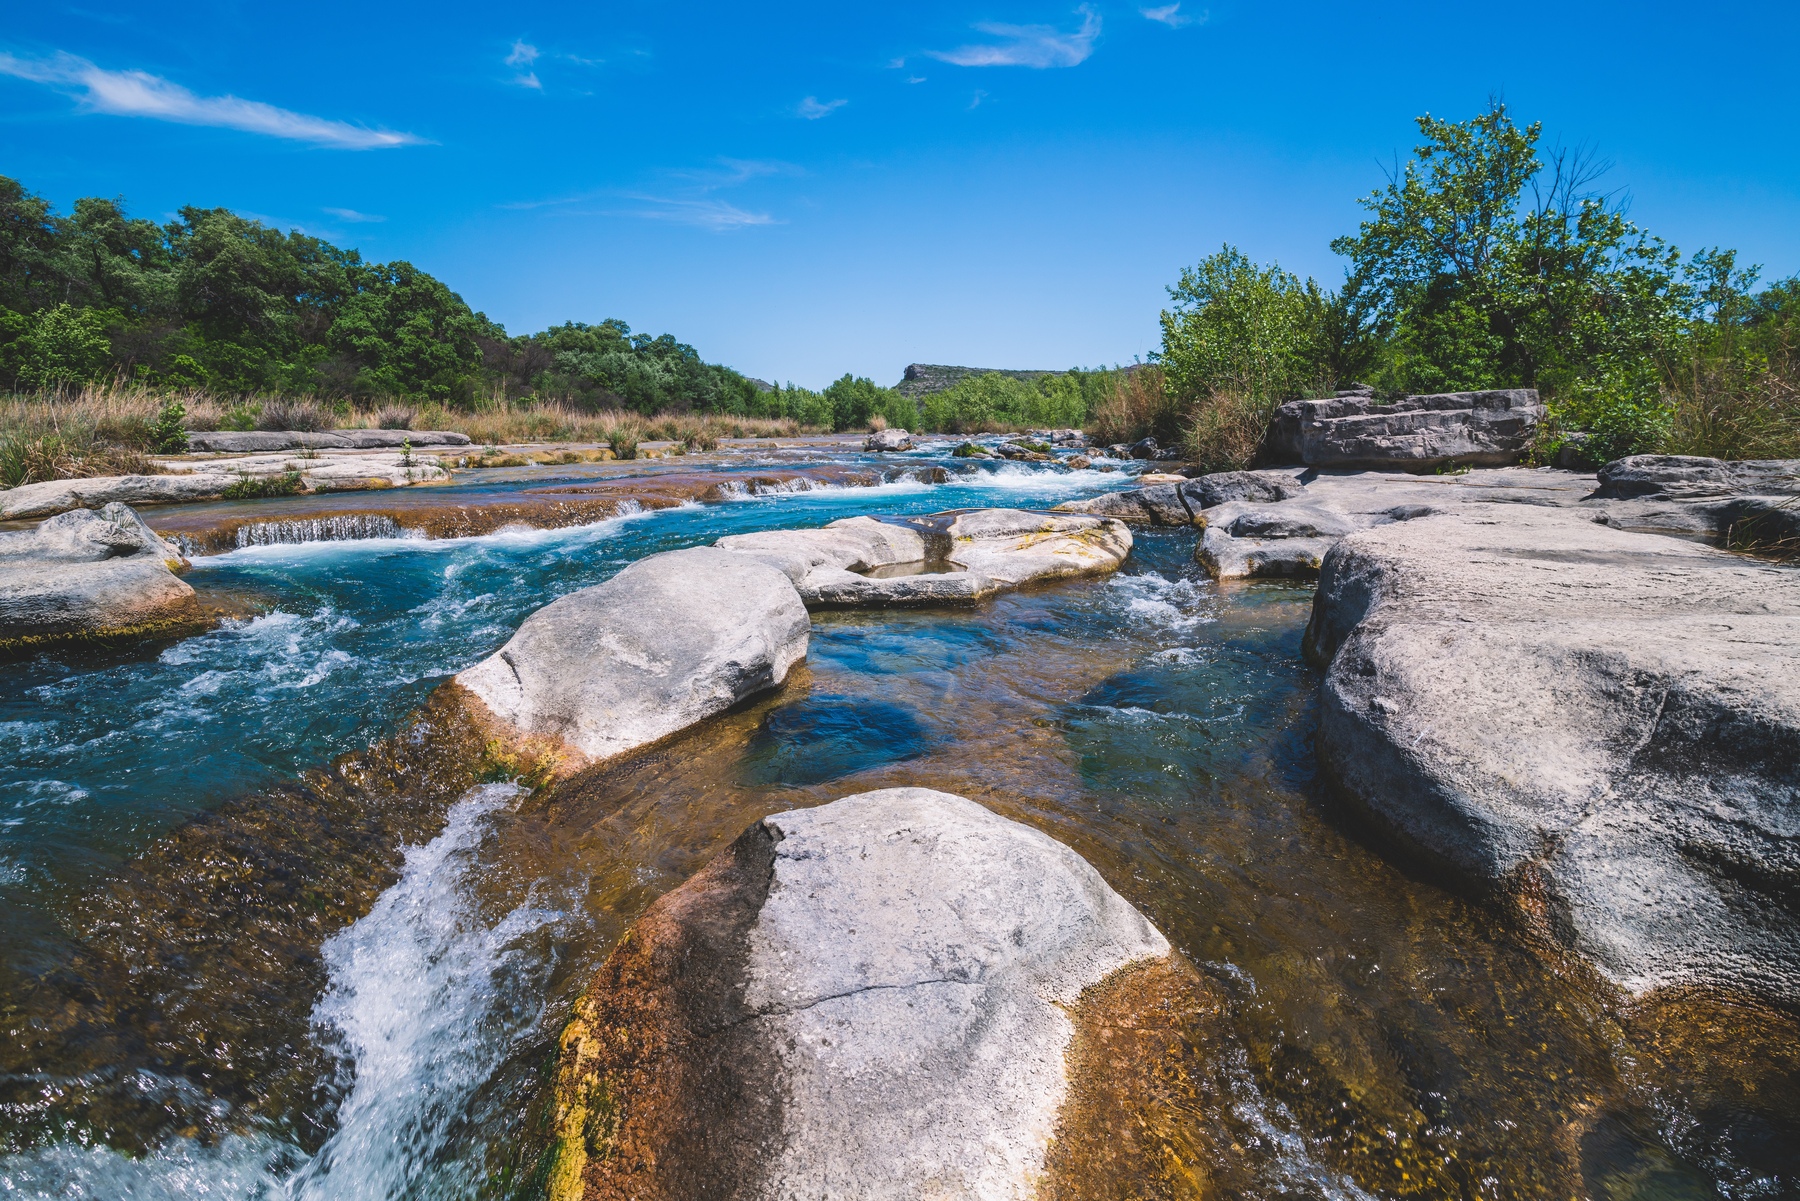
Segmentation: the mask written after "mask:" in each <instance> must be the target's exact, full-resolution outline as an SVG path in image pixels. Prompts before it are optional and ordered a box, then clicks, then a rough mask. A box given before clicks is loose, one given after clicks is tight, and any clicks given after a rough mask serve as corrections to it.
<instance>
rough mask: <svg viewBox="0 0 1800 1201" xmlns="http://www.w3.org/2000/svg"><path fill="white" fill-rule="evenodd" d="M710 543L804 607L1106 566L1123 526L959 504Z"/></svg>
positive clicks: (979, 593)
mask: <svg viewBox="0 0 1800 1201" xmlns="http://www.w3.org/2000/svg"><path fill="white" fill-rule="evenodd" d="M714 545H716V546H717V547H719V548H720V549H721V550H728V551H732V552H734V553H737V554H743V555H748V556H753V557H755V558H756V559H758V560H760V561H762V562H765V563H768V564H769V565H770V566H773V567H776V568H778V569H779V570H781V571H782V572H783V573H785V574H786V575H787V577H788V578H789V579H790V580H792V581H793V582H794V586H795V587H796V588H798V589H799V591H800V595H801V597H802V599H803V600H804V601H805V602H806V604H807V605H808V606H809V607H812V608H828V607H845V606H848V607H858V606H881V605H933V604H955V603H966V602H971V601H976V600H980V599H982V598H983V597H987V596H992V595H994V594H995V593H997V592H1003V591H1006V590H1008V589H1012V588H1017V587H1019V586H1021V585H1023V584H1027V583H1030V582H1033V581H1036V580H1048V579H1060V578H1064V577H1068V576H1077V575H1091V574H1097V573H1100V572H1107V571H1112V570H1114V569H1115V568H1117V567H1118V566H1119V564H1121V563H1123V562H1124V561H1125V556H1126V555H1128V554H1130V553H1131V531H1130V530H1129V529H1127V528H1126V527H1125V525H1124V524H1123V523H1122V522H1119V521H1116V520H1113V519H1110V518H1103V517H1092V516H1087V515H1075V514H1069V515H1063V514H1050V513H1033V512H1027V511H1025V510H1022V509H967V510H959V511H956V512H951V513H939V514H934V515H932V516H929V517H907V518H898V517H897V518H889V519H886V520H877V519H875V518H872V517H852V518H847V519H845V520H842V521H834V522H832V523H831V524H830V525H828V526H826V527H825V528H823V529H818V530H771V531H768V532H766V533H760V534H733V535H731V536H729V537H726V538H721V539H719V541H718V542H717V543H715V544H714Z"/></svg>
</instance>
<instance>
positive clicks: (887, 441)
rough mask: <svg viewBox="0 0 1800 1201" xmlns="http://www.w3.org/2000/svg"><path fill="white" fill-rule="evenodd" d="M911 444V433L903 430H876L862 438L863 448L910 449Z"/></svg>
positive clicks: (881, 449) (883, 449)
mask: <svg viewBox="0 0 1800 1201" xmlns="http://www.w3.org/2000/svg"><path fill="white" fill-rule="evenodd" d="M912 446H913V443H912V435H911V434H909V433H907V432H906V431H905V430H876V431H875V432H874V433H872V434H870V435H869V436H868V437H867V438H864V439H863V449H864V450H874V451H897V450H911V449H912Z"/></svg>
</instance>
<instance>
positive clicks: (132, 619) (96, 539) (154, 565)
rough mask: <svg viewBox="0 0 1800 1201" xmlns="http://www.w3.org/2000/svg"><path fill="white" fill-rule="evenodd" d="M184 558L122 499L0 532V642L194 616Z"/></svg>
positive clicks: (127, 629)
mask: <svg viewBox="0 0 1800 1201" xmlns="http://www.w3.org/2000/svg"><path fill="white" fill-rule="evenodd" d="M186 566H187V562H186V560H184V559H183V558H182V557H181V553H180V552H179V551H177V550H176V549H175V548H174V547H172V546H170V545H169V544H168V543H167V542H164V541H163V540H162V539H161V538H158V537H157V536H156V535H155V534H154V533H152V532H151V530H150V528H149V527H148V526H146V525H145V524H144V523H143V521H142V520H141V519H140V518H139V517H138V515H137V514H136V513H134V512H133V511H132V510H131V508H130V507H129V506H127V505H122V504H118V503H114V504H109V505H107V506H106V507H105V508H103V509H101V510H100V511H99V512H97V513H96V512H93V511H92V510H89V509H77V510H75V511H73V512H69V513H62V514H59V515H57V516H55V517H52V518H50V519H49V520H47V521H45V522H43V523H42V524H40V525H39V526H37V528H35V529H32V530H27V531H25V532H23V533H16V534H0V647H9V646H18V645H23V644H29V643H33V642H38V641H44V640H49V639H55V638H71V637H111V636H116V635H121V634H133V633H153V632H156V631H158V630H163V629H168V628H171V627H173V626H176V625H180V624H183V623H186V622H189V621H193V620H195V619H196V618H197V616H198V613H197V609H196V606H195V604H194V590H193V589H192V588H190V587H188V585H187V584H186V583H185V582H183V581H182V580H181V579H180V578H178V577H177V576H176V574H175V572H176V570H177V569H180V568H185V567H186Z"/></svg>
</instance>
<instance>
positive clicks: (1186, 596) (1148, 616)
mask: <svg viewBox="0 0 1800 1201" xmlns="http://www.w3.org/2000/svg"><path fill="white" fill-rule="evenodd" d="M1106 586H1107V588H1108V590H1109V591H1108V596H1109V597H1110V598H1111V599H1113V600H1114V601H1115V602H1117V603H1118V604H1120V605H1121V606H1123V608H1124V610H1125V612H1126V613H1127V614H1128V615H1129V616H1131V617H1132V618H1133V619H1135V620H1137V621H1139V622H1142V623H1143V624H1145V625H1151V626H1157V627H1159V628H1161V629H1165V630H1168V631H1170V632H1171V633H1184V632H1186V631H1188V630H1192V629H1193V628H1194V627H1196V626H1201V625H1206V624H1207V623H1209V622H1213V621H1217V620H1218V618H1217V617H1216V616H1215V615H1214V613H1213V611H1212V610H1213V606H1214V602H1215V601H1216V600H1217V593H1216V592H1214V590H1213V588H1212V586H1211V584H1210V583H1209V582H1208V581H1205V580H1193V579H1175V580H1171V579H1169V578H1168V577H1167V576H1163V575H1159V574H1157V573H1156V572H1154V571H1146V572H1143V573H1141V574H1138V575H1114V576H1112V577H1110V578H1109V579H1108V580H1107V582H1106Z"/></svg>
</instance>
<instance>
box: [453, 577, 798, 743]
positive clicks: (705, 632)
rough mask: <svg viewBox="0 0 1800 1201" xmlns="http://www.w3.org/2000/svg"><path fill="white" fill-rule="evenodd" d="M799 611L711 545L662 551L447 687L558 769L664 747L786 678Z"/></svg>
mask: <svg viewBox="0 0 1800 1201" xmlns="http://www.w3.org/2000/svg"><path fill="white" fill-rule="evenodd" d="M809 633H810V625H809V623H808V620H807V616H806V608H805V606H803V605H802V604H801V603H800V597H799V594H798V593H796V592H795V591H794V586H793V585H792V584H790V583H789V582H788V579H787V577H786V576H784V575H783V574H782V573H781V572H779V571H777V570H775V569H774V568H772V567H770V566H768V565H767V564H764V563H760V562H757V561H756V560H755V559H752V558H750V557H748V556H744V555H734V554H730V553H728V552H725V551H720V550H714V549H712V548H710V547H696V548H694V549H692V550H679V551H667V552H665V553H663V554H657V555H651V556H649V557H648V558H645V559H640V560H638V561H637V562H635V563H633V564H631V565H630V566H629V567H627V568H625V569H624V570H623V571H621V572H619V574H618V575H616V576H614V577H613V578H612V579H610V580H608V581H606V582H605V583H604V584H597V585H595V586H594V587H592V588H583V589H582V590H580V591H579V592H573V593H570V594H569V595H568V596H565V597H563V598H562V599H560V600H557V601H554V602H552V603H550V604H548V605H546V606H544V607H543V608H542V609H539V610H538V611H537V612H535V613H533V614H532V615H531V616H530V617H527V618H526V619H525V622H524V624H523V625H521V626H520V627H519V630H518V633H516V634H514V635H513V636H512V638H511V640H510V641H508V642H507V644H506V645H505V646H504V647H502V648H500V650H499V652H498V653H496V654H494V655H492V656H490V657H488V658H487V659H484V660H482V661H481V662H480V663H478V664H476V665H475V666H474V667H471V668H469V669H468V670H466V671H464V672H462V673H460V674H459V675H457V677H456V682H457V683H458V684H459V685H461V686H462V687H463V688H465V689H467V690H468V692H469V693H470V694H472V695H473V697H475V698H476V699H477V700H479V701H480V702H481V704H482V705H483V706H485V708H486V710H487V712H488V714H490V715H491V716H492V717H493V718H494V719H495V720H496V722H497V723H498V725H499V727H500V730H499V733H500V735H501V736H502V738H503V739H504V740H505V741H509V742H515V743H521V744H525V745H528V746H537V747H541V748H543V749H545V750H547V751H548V752H549V753H550V754H551V755H552V756H553V757H554V758H555V759H556V760H557V770H558V771H567V770H571V769H573V768H576V767H579V766H582V765H585V764H587V763H591V762H597V761H599V760H603V759H609V758H612V757H613V756H615V755H620V754H623V753H624V752H626V751H629V750H633V749H635V748H637V747H640V746H645V745H647V744H649V743H652V742H655V741H657V740H658V739H660V738H664V737H666V736H668V735H670V734H673V733H675V732H676V731H678V730H681V729H685V728H686V727H688V726H691V725H693V724H694V723H695V722H698V721H701V720H704V719H705V718H707V717H711V716H712V715H714V714H716V713H720V712H722V711H724V710H725V709H728V708H730V707H731V706H732V705H734V704H736V703H737V702H738V701H740V700H743V699H744V698H745V697H747V696H750V695H751V694H753V693H756V692H760V691H762V690H763V689H766V688H772V687H774V686H775V685H777V684H779V683H781V682H782V680H784V679H786V678H787V673H788V669H789V668H790V667H792V666H793V665H794V664H795V663H797V662H799V661H800V660H801V659H803V658H805V657H806V646H807V637H808V634H809Z"/></svg>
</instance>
